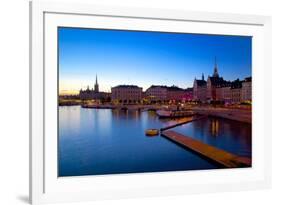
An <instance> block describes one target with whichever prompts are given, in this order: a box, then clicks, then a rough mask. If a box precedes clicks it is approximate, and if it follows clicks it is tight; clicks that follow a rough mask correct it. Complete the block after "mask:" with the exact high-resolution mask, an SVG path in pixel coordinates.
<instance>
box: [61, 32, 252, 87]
mask: <svg viewBox="0 0 281 205" xmlns="http://www.w3.org/2000/svg"><path fill="white" fill-rule="evenodd" d="M58 32H59V33H58V34H59V42H58V43H59V47H58V48H59V86H60V88H59V89H60V93H75V92H77V91H79V90H80V88H83V89H84V88H86V87H87V85H89V86H90V87H94V83H95V77H96V74H97V75H98V82H99V86H100V90H101V91H110V88H111V87H113V86H116V85H119V84H135V85H138V86H141V87H143V90H145V89H147V88H148V87H149V86H150V85H152V84H154V85H168V86H170V85H176V86H179V87H182V88H187V87H192V84H193V80H194V78H195V77H196V78H197V79H198V78H201V76H202V73H204V75H205V79H206V78H207V77H208V75H212V73H213V69H214V59H215V56H216V57H217V64H218V71H219V74H220V76H222V77H224V79H226V80H234V79H237V78H240V79H243V78H245V77H248V76H251V72H252V71H251V70H252V37H247V36H223V35H205V34H204V35H202V34H180V33H163V32H141V31H124V30H101V29H83V28H59V30H58Z"/></svg>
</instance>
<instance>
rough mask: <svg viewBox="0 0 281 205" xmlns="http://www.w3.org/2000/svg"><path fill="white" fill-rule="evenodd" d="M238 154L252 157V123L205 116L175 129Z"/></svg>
mask: <svg viewBox="0 0 281 205" xmlns="http://www.w3.org/2000/svg"><path fill="white" fill-rule="evenodd" d="M173 130H174V131H177V132H179V133H182V134H184V135H187V136H189V137H192V138H195V139H198V140H200V141H201V142H204V143H206V144H209V145H213V146H215V147H217V148H221V149H223V150H226V151H228V152H231V153H233V154H236V155H240V156H245V157H251V155H252V129H251V124H247V123H241V122H237V121H234V120H228V119H224V118H214V117H212V118H205V119H201V120H198V121H194V122H192V123H189V124H185V125H182V126H179V127H176V128H174V129H173Z"/></svg>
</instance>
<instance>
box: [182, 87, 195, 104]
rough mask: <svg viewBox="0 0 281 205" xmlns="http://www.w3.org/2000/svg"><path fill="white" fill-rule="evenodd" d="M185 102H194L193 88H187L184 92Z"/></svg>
mask: <svg viewBox="0 0 281 205" xmlns="http://www.w3.org/2000/svg"><path fill="white" fill-rule="evenodd" d="M183 100H184V101H192V100H193V88H187V89H185V90H184V97H183Z"/></svg>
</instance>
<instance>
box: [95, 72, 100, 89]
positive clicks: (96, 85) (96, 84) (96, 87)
mask: <svg viewBox="0 0 281 205" xmlns="http://www.w3.org/2000/svg"><path fill="white" fill-rule="evenodd" d="M95 92H96V93H98V92H99V84H98V75H97V74H96V83H95Z"/></svg>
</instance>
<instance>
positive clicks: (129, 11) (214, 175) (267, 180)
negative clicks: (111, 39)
mask: <svg viewBox="0 0 281 205" xmlns="http://www.w3.org/2000/svg"><path fill="white" fill-rule="evenodd" d="M160 22H161V23H160ZM58 26H74V27H91V28H96V27H98V28H101V27H102V28H119V29H125V30H126V29H138V30H152V31H154V30H157V31H170V32H173V31H177V32H190V33H208V34H229V35H251V36H253V41H254V42H253V51H252V52H253V137H252V138H253V166H252V167H251V168H246V169H225V170H205V171H184V172H169V173H168V172H167V173H148V174H147V173H146V174H123V175H109V176H85V177H67V178H62V179H61V178H58V177H57V167H56V165H57V164H56V163H57V161H56V156H57V142H56V139H57V127H56V124H57V115H56V113H57V112H56V109H57V83H55V82H56V76H57V67H56V63H57V59H56V57H57V56H56V52H57V51H56V46H57V42H56V40H57V39H56V38H57V37H56V29H57V27H58ZM270 120H271V18H270V17H266V16H255V15H239V14H221V13H208V12H190V11H183V10H182V11H177V10H176V11H175V10H162V9H139V8H118V7H107V6H106V7H105V6H97V5H91V4H80V3H77V4H75V3H59V2H56V3H54V2H44V1H35V2H30V202H31V203H32V204H43V203H50V202H74V201H85V200H100V199H118V198H129V197H145V196H162V195H178V194H189V193H205V192H217V191H238V190H249V189H258V188H269V187H270V186H271V121H270ZM77 187H79V189H77ZM70 195H71V197H69V196H70Z"/></svg>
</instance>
